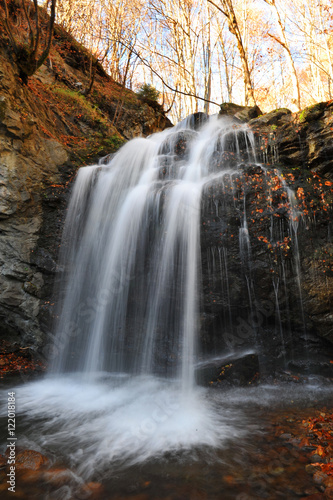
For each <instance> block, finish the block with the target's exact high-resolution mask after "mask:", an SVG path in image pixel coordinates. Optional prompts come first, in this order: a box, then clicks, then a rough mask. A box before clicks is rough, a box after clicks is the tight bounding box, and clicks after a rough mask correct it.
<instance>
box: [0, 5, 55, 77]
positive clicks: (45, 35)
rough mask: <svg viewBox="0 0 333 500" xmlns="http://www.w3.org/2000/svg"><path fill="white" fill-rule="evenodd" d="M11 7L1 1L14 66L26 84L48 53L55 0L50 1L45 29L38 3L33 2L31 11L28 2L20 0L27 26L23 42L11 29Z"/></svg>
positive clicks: (51, 35)
mask: <svg viewBox="0 0 333 500" xmlns="http://www.w3.org/2000/svg"><path fill="white" fill-rule="evenodd" d="M13 5H14V2H11V1H10V0H3V7H4V26H5V29H6V32H7V35H8V38H9V41H10V45H11V47H12V49H13V52H14V57H15V60H16V64H17V66H18V68H19V76H20V78H21V79H22V81H23V83H25V84H26V83H27V82H28V78H29V76H32V75H33V74H34V73H35V72H36V71H37V69H38V68H39V67H40V66H41V65H42V64H43V62H44V61H45V60H46V59H47V57H48V55H49V53H50V48H51V43H52V37H53V27H54V21H55V8H56V0H51V4H50V18H49V22H48V24H47V27H46V28H43V26H42V23H41V19H40V11H39V6H38V1H37V0H33V9H31V3H30V2H27V1H26V0H21V4H20V5H21V8H22V11H23V13H24V18H25V21H26V24H27V33H26V36H25V41H24V42H21V41H19V37H18V35H17V34H15V31H14V28H13V24H12V19H11V15H10V9H11V7H12V6H13Z"/></svg>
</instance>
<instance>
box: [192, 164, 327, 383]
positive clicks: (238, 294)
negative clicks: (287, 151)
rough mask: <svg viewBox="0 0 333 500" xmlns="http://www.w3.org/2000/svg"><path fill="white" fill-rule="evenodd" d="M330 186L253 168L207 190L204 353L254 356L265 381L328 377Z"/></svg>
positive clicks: (287, 173)
mask: <svg viewBox="0 0 333 500" xmlns="http://www.w3.org/2000/svg"><path fill="white" fill-rule="evenodd" d="M327 184H328V185H327V186H326V185H325V183H324V181H323V182H322V179H321V178H320V177H319V176H317V177H316V178H314V179H311V180H310V181H309V176H308V173H307V172H296V173H295V172H294V171H293V170H290V171H288V170H287V169H285V170H284V173H283V174H282V175H281V174H280V173H279V171H278V170H276V169H275V168H273V167H268V168H266V170H265V169H263V168H262V167H258V166H256V165H253V166H249V167H247V168H245V169H244V170H243V172H238V173H237V174H235V175H234V176H233V177H231V176H229V174H226V175H225V176H224V177H222V178H221V179H219V180H215V181H214V182H212V183H211V184H210V185H207V186H206V188H205V190H204V192H203V196H202V220H201V224H202V229H201V250H202V280H203V297H202V302H203V312H202V316H201V345H202V347H203V349H204V350H206V352H208V353H222V352H228V351H231V352H233V351H236V352H237V351H239V350H246V349H254V350H255V352H257V353H259V361H260V365H261V372H262V374H265V372H266V374H269V373H272V372H274V370H278V369H282V368H283V369H285V368H290V369H293V370H298V371H300V372H303V373H306V372H307V370H309V371H310V372H312V373H318V374H324V373H325V376H333V370H332V364H330V359H331V358H330V357H331V356H332V352H333V348H332V344H333V334H332V333H333V330H332V312H333V310H332V304H333V278H332V276H333V258H332V257H333V249H332V244H331V242H330V233H331V230H332V227H331V225H332V209H331V205H330V204H331V201H332V198H333V197H332V186H331V184H332V183H331V182H329V181H328V182H327ZM288 185H290V186H291V188H293V189H294V190H295V192H296V197H295V198H293V195H292V193H290V192H289V191H288ZM324 200H325V201H324ZM309 206H311V211H310V210H308V208H309ZM301 211H303V213H304V215H303V216H301ZM301 360H302V361H301Z"/></svg>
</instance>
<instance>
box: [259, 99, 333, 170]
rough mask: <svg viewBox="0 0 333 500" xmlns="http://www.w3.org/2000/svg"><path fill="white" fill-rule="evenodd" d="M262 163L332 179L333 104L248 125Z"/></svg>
mask: <svg viewBox="0 0 333 500" xmlns="http://www.w3.org/2000/svg"><path fill="white" fill-rule="evenodd" d="M249 125H250V127H251V128H252V129H253V130H254V131H255V132H256V134H257V138H258V142H259V144H260V146H259V147H260V149H261V151H262V160H263V161H266V162H268V163H273V162H274V163H279V164H281V165H282V166H283V165H285V166H290V167H293V168H295V167H299V168H302V169H303V168H304V169H308V170H312V171H314V172H317V173H319V174H321V175H333V160H332V158H333V133H332V128H333V102H332V101H329V102H324V103H318V104H316V105H314V106H310V107H308V108H306V109H305V110H303V111H302V112H300V113H297V114H292V113H291V112H290V111H289V110H286V109H281V110H275V111H273V112H272V113H268V114H266V115H263V116H260V117H258V118H255V119H253V120H250V121H249Z"/></svg>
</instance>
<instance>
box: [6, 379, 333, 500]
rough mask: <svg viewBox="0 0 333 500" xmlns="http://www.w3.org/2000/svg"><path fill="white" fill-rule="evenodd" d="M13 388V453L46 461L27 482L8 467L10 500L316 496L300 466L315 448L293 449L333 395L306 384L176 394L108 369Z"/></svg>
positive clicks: (174, 388) (169, 385) (174, 386)
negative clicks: (13, 485)
mask: <svg viewBox="0 0 333 500" xmlns="http://www.w3.org/2000/svg"><path fill="white" fill-rule="evenodd" d="M10 390H13V388H12V387H11V388H10ZM6 393H7V390H3V391H2V394H1V401H4V400H5V399H6ZM15 393H16V402H17V403H16V404H17V415H18V419H17V423H16V426H17V434H16V435H17V447H18V448H17V449H18V450H19V449H31V450H36V451H39V452H40V453H42V454H43V455H45V456H46V457H48V458H49V459H50V463H49V464H48V466H47V468H46V469H45V471H44V472H36V473H35V475H33V476H32V477H31V474H30V476H29V474H28V475H27V474H26V472H27V471H24V470H23V471H22V470H21V472H20V469H19V468H18V480H17V491H18V492H21V496H18V497H17V498H29V499H30V498H31V499H33V498H36V499H45V500H46V499H50V500H53V499H54V500H58V499H59V500H60V499H61V500H66V499H68V500H69V499H76V498H77V499H80V498H92V499H96V500H104V499H105V500H106V499H110V500H116V499H118V500H120V499H122V500H124V499H128V500H129V499H133V500H134V499H136V500H139V499H140V500H153V499H154V500H157V499H172V500H175V499H185V498H186V499H192V500H196V499H207V500H215V499H226V500H229V499H230V500H231V499H237V500H251V499H257V498H269V499H271V500H273V499H278V498H288V499H293V498H295V499H296V498H300V496H301V493H302V494H303V496H306V495H308V494H309V493H310V492H311V493H313V494H314V493H316V492H318V489H317V488H316V486H315V483H314V481H313V479H312V476H311V475H309V474H308V473H307V472H306V469H305V467H306V465H307V464H308V463H310V461H311V457H310V456H309V453H310V452H312V453H313V450H312V448H313V449H315V447H313V446H312V444H313V443H312V444H311V443H309V442H308V441H304V443H305V444H304V443H303V444H302V438H303V439H309V438H307V437H306V435H307V434H308V433H309V432H308V430H307V429H306V428H305V427H304V419H306V416H307V415H310V416H311V417H313V416H317V415H318V414H322V415H324V414H325V411H326V415H328V412H329V408H330V407H332V405H331V403H332V402H333V391H332V388H331V387H330V386H327V387H324V386H322V385H321V386H320V385H318V384H317V383H316V381H315V380H314V382H313V383H312V384H307V385H302V384H294V385H292V384H285V385H280V386H279V385H276V386H274V385H271V386H270V385H262V386H257V387H253V388H239V389H236V388H234V389H231V390H228V391H222V390H215V389H207V388H200V387H197V388H194V389H193V391H192V392H191V393H189V394H188V395H187V397H184V394H183V392H182V389H181V386H180V384H179V381H178V382H177V381H175V382H170V381H168V382H166V381H165V380H163V379H159V378H156V377H152V376H144V377H129V376H128V375H125V374H109V373H99V374H98V375H95V376H92V377H91V379H90V380H89V381H84V377H83V376H81V374H78V373H75V374H67V375H66V376H63V377H56V378H50V377H47V378H45V379H43V380H39V381H35V382H29V383H27V384H25V385H23V386H19V387H17V388H15ZM323 411H324V413H323ZM1 429H2V432H3V431H4V429H6V422H5V419H2V422H1ZM297 432H298V433H299V434H301V433H302V432H303V433H304V436H303V437H302V435H298V434H297ZM306 433H307V434H306ZM5 439H6V436H5V435H2V439H1V441H2V442H3V443H5ZM311 446H312V448H311ZM48 471H49V472H48ZM30 472H31V471H30ZM20 473H21V475H20ZM87 485H88V486H87ZM89 488H92V489H91V490H90V489H89ZM94 488H97V489H96V490H94ZM6 493H7V492H4V495H5V496H4V497H2V498H6ZM282 495H284V496H282ZM8 498H10V497H9V496H8Z"/></svg>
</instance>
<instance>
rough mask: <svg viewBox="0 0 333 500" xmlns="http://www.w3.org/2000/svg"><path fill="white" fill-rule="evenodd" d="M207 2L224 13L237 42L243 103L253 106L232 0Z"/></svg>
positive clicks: (251, 90)
mask: <svg viewBox="0 0 333 500" xmlns="http://www.w3.org/2000/svg"><path fill="white" fill-rule="evenodd" d="M208 2H209V3H211V4H212V5H214V7H216V8H217V9H218V10H219V11H220V12H222V14H224V15H225V17H226V18H227V21H228V26H229V31H230V33H232V34H233V35H234V36H235V38H236V42H237V48H238V52H239V56H240V59H241V62H242V66H243V77H244V87H245V104H249V105H251V106H254V105H255V104H256V99H255V96H254V89H253V85H252V79H251V73H250V69H249V64H248V59H247V53H246V50H245V48H244V44H243V39H242V35H241V31H240V29H239V24H238V21H237V17H236V14H235V11H234V6H233V3H232V0H221V6H219V5H217V4H216V3H215V2H213V1H212V0H208Z"/></svg>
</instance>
